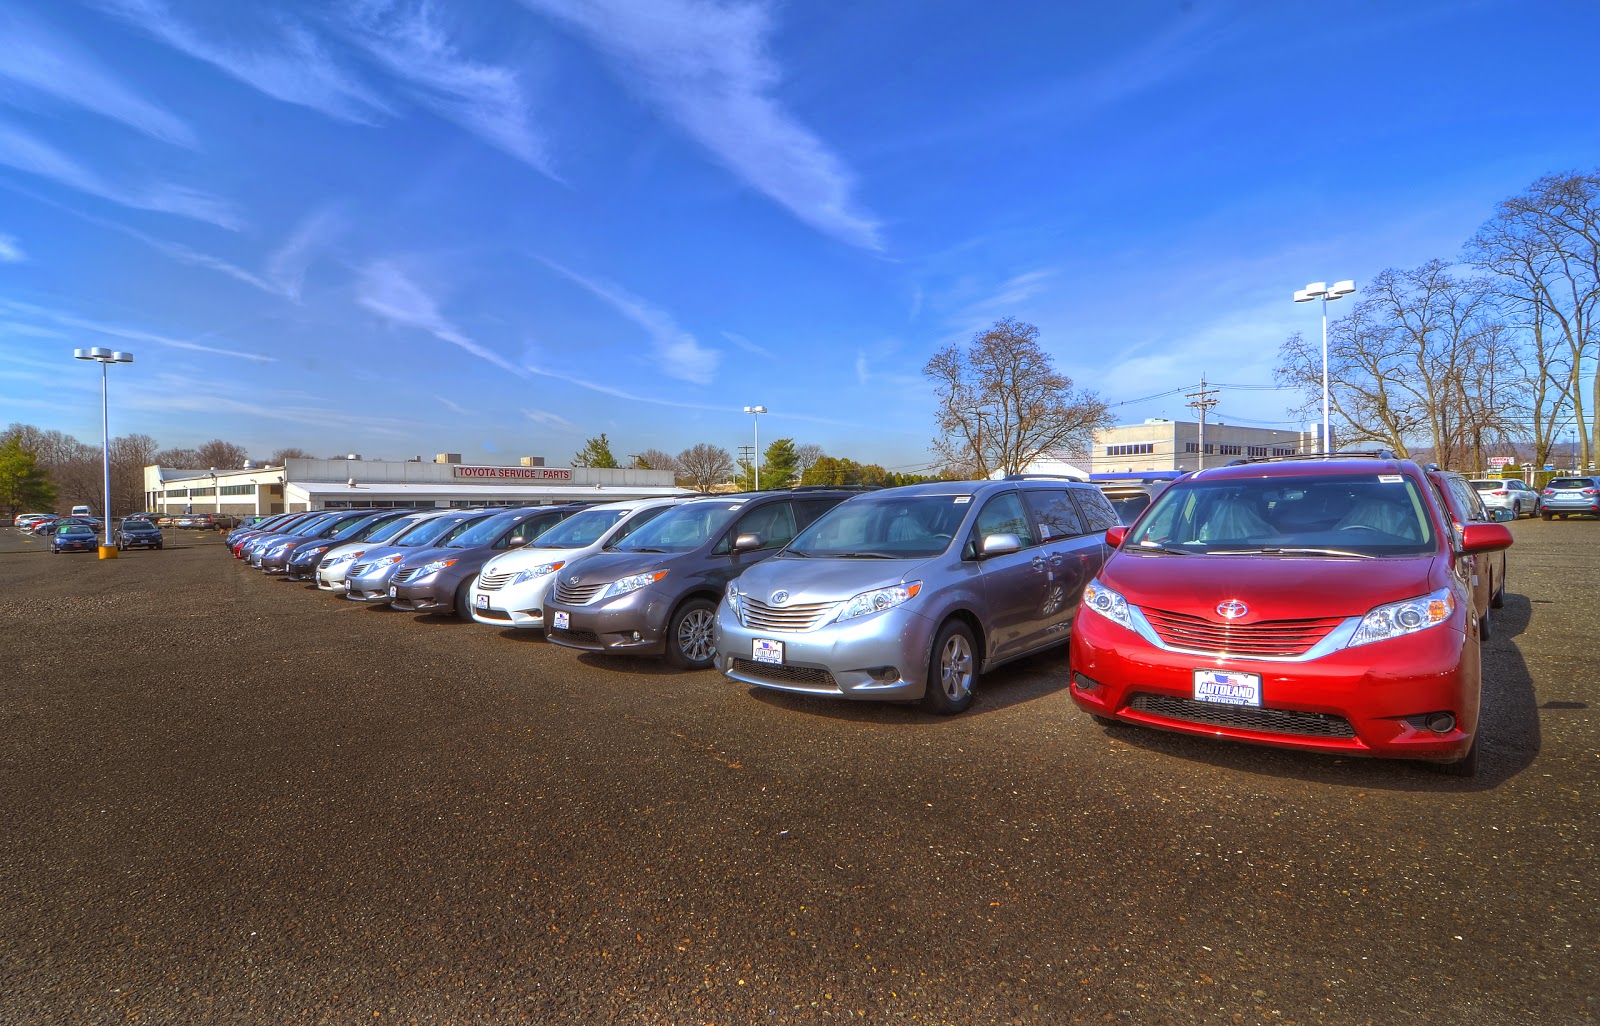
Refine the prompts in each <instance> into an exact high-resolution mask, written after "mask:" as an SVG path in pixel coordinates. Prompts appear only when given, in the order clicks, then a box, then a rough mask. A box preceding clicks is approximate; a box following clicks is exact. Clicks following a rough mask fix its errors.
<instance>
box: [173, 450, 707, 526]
mask: <svg viewBox="0 0 1600 1026" xmlns="http://www.w3.org/2000/svg"><path fill="white" fill-rule="evenodd" d="M453 459H454V460H455V461H459V459H460V457H459V456H456V457H453ZM542 463H543V461H542V460H538V459H536V458H533V457H529V458H526V459H524V460H523V462H522V464H521V465H519V466H486V465H469V464H463V463H460V462H452V457H449V456H448V454H440V456H439V457H438V458H437V459H436V460H435V461H434V462H432V463H423V462H420V461H417V460H409V461H405V462H395V461H388V460H363V459H360V458H351V459H342V460H309V459H307V460H287V461H285V463H284V465H283V466H281V467H246V468H244V469H241V470H223V469H208V470H182V469H174V468H171V467H157V466H149V467H145V468H144V491H145V502H146V507H145V508H146V509H149V510H152V511H155V512H160V513H183V512H185V511H189V512H194V513H231V514H234V515H236V516H244V515H248V514H253V513H294V512H300V511H303V510H309V509H361V508H373V507H395V506H420V507H429V506H512V505H517V506H521V505H539V504H548V503H555V502H572V501H589V502H615V501H617V500H620V499H640V498H650V497H654V496H661V495H681V494H684V493H685V492H686V491H687V489H683V488H679V487H678V486H677V485H675V484H674V483H673V476H672V472H671V471H670V470H603V469H600V468H597V467H546V466H542V465H540V464H542Z"/></svg>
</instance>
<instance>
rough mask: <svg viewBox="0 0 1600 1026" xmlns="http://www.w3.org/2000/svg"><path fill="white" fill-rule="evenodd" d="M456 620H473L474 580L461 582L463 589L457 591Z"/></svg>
mask: <svg viewBox="0 0 1600 1026" xmlns="http://www.w3.org/2000/svg"><path fill="white" fill-rule="evenodd" d="M454 612H455V614H456V619H458V620H470V619H472V580H471V579H470V578H469V579H467V580H465V581H462V582H461V587H459V588H457V589H456V608H455V610H454Z"/></svg>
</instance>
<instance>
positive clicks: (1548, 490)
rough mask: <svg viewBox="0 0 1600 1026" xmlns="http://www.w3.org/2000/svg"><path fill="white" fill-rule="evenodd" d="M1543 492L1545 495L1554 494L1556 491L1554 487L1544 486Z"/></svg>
mask: <svg viewBox="0 0 1600 1026" xmlns="http://www.w3.org/2000/svg"><path fill="white" fill-rule="evenodd" d="M1544 493H1545V494H1546V495H1554V494H1555V493H1556V490H1555V489H1554V488H1546V489H1545V490H1544Z"/></svg>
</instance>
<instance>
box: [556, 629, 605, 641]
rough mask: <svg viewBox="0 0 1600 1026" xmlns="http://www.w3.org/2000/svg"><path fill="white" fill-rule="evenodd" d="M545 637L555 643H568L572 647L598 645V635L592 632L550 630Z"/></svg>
mask: <svg viewBox="0 0 1600 1026" xmlns="http://www.w3.org/2000/svg"><path fill="white" fill-rule="evenodd" d="M545 637H547V638H550V639H552V640H557V641H570V642H572V643H573V644H574V645H598V644H600V635H598V634H596V633H595V632H594V631H567V630H555V629H553V628H552V629H550V630H548V631H546V632H545Z"/></svg>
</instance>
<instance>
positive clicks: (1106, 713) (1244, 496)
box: [1069, 453, 1511, 776]
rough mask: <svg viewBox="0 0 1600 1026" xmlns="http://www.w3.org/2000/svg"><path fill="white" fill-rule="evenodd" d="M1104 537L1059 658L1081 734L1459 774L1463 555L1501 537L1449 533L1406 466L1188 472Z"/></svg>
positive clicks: (1463, 695)
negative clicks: (1421, 765)
mask: <svg viewBox="0 0 1600 1026" xmlns="http://www.w3.org/2000/svg"><path fill="white" fill-rule="evenodd" d="M1106 541H1107V543H1108V544H1109V545H1110V546H1111V547H1112V548H1113V549H1114V551H1113V552H1112V554H1111V555H1110V557H1109V558H1108V559H1107V560H1106V563H1105V566H1104V567H1103V568H1102V569H1101V572H1100V574H1099V575H1098V576H1097V577H1096V578H1095V579H1094V581H1092V582H1091V583H1090V584H1089V586H1088V587H1087V588H1086V589H1085V591H1084V599H1083V604H1082V607H1081V612H1080V614H1079V616H1078V617H1077V619H1076V620H1075V621H1074V623H1073V626H1072V645H1071V654H1070V657H1069V662H1070V677H1071V694H1072V698H1073V700H1074V701H1075V702H1077V703H1078V705H1079V706H1080V707H1082V708H1083V709H1085V710H1086V711H1088V712H1089V713H1090V714H1091V715H1093V716H1094V717H1095V718H1096V719H1097V720H1099V721H1100V722H1102V723H1108V724H1109V723H1116V722H1121V723H1129V724H1138V725H1141V726H1147V727H1157V728H1160V729H1163V730H1171V731H1177V732H1180V733H1185V734H1193V735H1196V736H1202V737H1208V738H1222V739H1227V740H1234V741H1244V742H1248V743H1252V744H1261V745H1273V746H1277V747H1283V748H1294V749H1301V750H1305V751H1313V752H1325V753H1330V754H1337V755H1363V756H1378V757H1384V758H1396V759H1423V760H1430V761H1432V762H1435V763H1438V764H1440V766H1441V768H1444V769H1446V771H1447V772H1451V773H1455V774H1460V775H1464V776H1470V775H1471V774H1473V773H1475V772H1476V770H1477V762H1478V746H1477V744H1476V740H1477V728H1478V702H1479V684H1480V680H1481V668H1480V662H1479V644H1480V634H1479V620H1480V618H1481V617H1482V616H1483V615H1484V613H1485V610H1484V609H1481V608H1479V606H1480V604H1481V599H1483V598H1486V597H1487V594H1488V589H1475V588H1474V584H1475V582H1474V580H1473V567H1474V561H1473V558H1472V557H1473V556H1474V555H1475V554H1477V553H1487V552H1493V551H1497V550H1502V549H1505V548H1508V547H1510V545H1511V533H1510V531H1508V530H1507V529H1506V527H1505V525H1503V524H1499V523H1468V524H1464V525H1461V526H1460V527H1459V528H1458V527H1457V526H1456V525H1455V524H1454V523H1453V522H1452V517H1451V514H1450V512H1449V510H1448V509H1446V508H1443V507H1442V504H1441V500H1440V498H1439V495H1438V493H1437V492H1436V491H1435V490H1434V489H1433V488H1432V487H1431V486H1430V484H1429V482H1428V479H1427V471H1425V470H1424V469H1423V468H1421V467H1419V466H1418V465H1417V464H1416V463H1413V462H1412V461H1410V460H1401V459H1396V458H1394V457H1393V456H1392V455H1391V454H1388V453H1383V454H1370V455H1369V454H1343V453H1341V454H1335V455H1333V456H1318V457H1292V458H1288V459H1277V460H1266V461H1246V462H1243V463H1240V464H1237V465H1230V466H1226V467H1219V468H1216V469H1212V470H1203V471H1200V472H1198V473H1195V474H1191V475H1189V476H1188V477H1186V478H1184V479H1183V480H1181V481H1178V482H1177V483H1175V484H1174V485H1173V486H1172V487H1171V488H1169V489H1167V490H1166V491H1165V492H1163V493H1162V494H1161V495H1160V497H1159V498H1157V500H1156V501H1155V503H1154V504H1153V505H1152V506H1151V507H1150V508H1149V509H1148V510H1147V511H1146V512H1145V514H1144V516H1142V517H1141V518H1140V519H1139V521H1138V523H1137V524H1135V525H1134V526H1133V527H1132V528H1124V527H1113V528H1111V529H1110V530H1109V531H1107V532H1106ZM1475 591H1476V592H1477V594H1476V595H1475V594H1474V592H1475Z"/></svg>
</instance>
